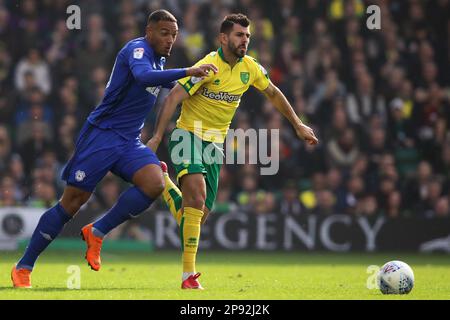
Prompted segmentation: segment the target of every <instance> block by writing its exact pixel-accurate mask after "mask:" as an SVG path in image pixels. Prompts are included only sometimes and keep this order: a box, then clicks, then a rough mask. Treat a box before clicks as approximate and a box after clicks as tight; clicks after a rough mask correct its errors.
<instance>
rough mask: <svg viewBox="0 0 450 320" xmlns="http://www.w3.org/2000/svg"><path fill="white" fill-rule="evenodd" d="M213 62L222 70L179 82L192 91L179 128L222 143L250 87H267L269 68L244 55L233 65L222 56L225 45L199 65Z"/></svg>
mask: <svg viewBox="0 0 450 320" xmlns="http://www.w3.org/2000/svg"><path fill="white" fill-rule="evenodd" d="M206 63H212V64H214V65H215V66H216V67H217V68H218V69H219V71H218V72H217V74H214V73H213V72H210V75H209V76H208V77H205V78H196V77H186V78H183V79H180V80H179V81H178V83H179V84H180V85H181V86H183V88H184V89H185V90H186V91H187V93H189V95H190V97H189V98H188V99H186V100H184V101H183V104H182V107H181V115H180V117H179V119H178V121H177V127H178V128H181V129H185V130H187V131H190V132H192V133H194V134H195V135H197V136H199V137H200V138H201V139H202V140H204V141H210V142H217V143H223V142H224V140H225V137H226V135H227V132H228V128H229V127H230V124H231V120H232V119H233V116H234V114H235V112H236V109H237V107H238V106H239V103H240V101H241V97H242V95H243V94H244V92H245V91H247V90H248V88H249V87H250V86H254V87H255V88H257V89H258V90H261V91H263V90H265V89H266V88H267V87H268V86H269V78H268V75H267V71H266V70H265V69H264V68H263V67H262V66H261V65H260V64H259V63H258V62H256V60H255V59H253V58H252V57H250V56H244V57H243V58H241V59H239V61H238V62H237V63H236V64H235V65H234V67H233V68H231V66H230V65H229V64H228V63H227V62H226V61H225V59H224V58H223V52H222V48H219V50H217V51H213V52H211V53H209V54H208V55H206V56H205V57H204V58H203V59H201V60H200V61H198V62H197V63H196V66H199V65H202V64H206Z"/></svg>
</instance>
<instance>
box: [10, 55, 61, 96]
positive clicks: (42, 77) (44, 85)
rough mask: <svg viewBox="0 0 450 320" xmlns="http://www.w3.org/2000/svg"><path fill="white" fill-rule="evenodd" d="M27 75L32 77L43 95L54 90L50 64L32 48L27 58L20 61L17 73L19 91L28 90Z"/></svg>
mask: <svg viewBox="0 0 450 320" xmlns="http://www.w3.org/2000/svg"><path fill="white" fill-rule="evenodd" d="M27 75H32V76H33V78H34V80H35V84H36V86H37V87H38V88H39V89H41V90H42V92H43V93H45V94H49V93H50V90H51V89H52V83H51V77H50V69H49V66H48V63H47V62H46V61H45V60H44V59H43V57H42V55H41V53H40V52H39V50H38V49H36V48H30V49H29V50H28V53H27V55H26V57H25V58H23V59H22V60H20V61H19V63H18V64H17V67H16V71H15V75H14V78H15V86H16V89H17V90H19V91H23V90H24V89H25V88H26V82H27V81H26V79H25V77H26V76H27Z"/></svg>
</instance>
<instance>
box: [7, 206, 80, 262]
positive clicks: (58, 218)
mask: <svg viewBox="0 0 450 320" xmlns="http://www.w3.org/2000/svg"><path fill="white" fill-rule="evenodd" d="M70 219H72V217H71V216H70V215H69V214H68V213H67V212H66V210H64V208H63V207H62V206H61V204H60V203H59V202H58V203H57V204H56V205H55V206H54V207H53V208H50V209H48V210H47V211H46V212H44V214H43V215H42V216H41V218H40V219H39V222H38V224H37V226H36V229H35V230H34V232H33V235H32V236H31V239H30V243H29V244H28V247H27V249H26V250H25V254H24V255H23V257H22V259H20V260H19V262H18V263H17V266H16V268H17V269H22V268H25V269H28V270H33V267H34V263H35V262H36V260H37V258H38V257H39V255H40V254H41V253H42V251H44V250H45V248H47V246H48V245H49V244H50V243H51V242H52V241H53V240H55V238H56V237H57V236H58V234H59V233H60V232H61V230H62V229H63V227H64V225H65V224H66V223H67V222H68V221H69V220H70Z"/></svg>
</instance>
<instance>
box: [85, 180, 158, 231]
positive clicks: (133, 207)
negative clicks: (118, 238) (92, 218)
mask: <svg viewBox="0 0 450 320" xmlns="http://www.w3.org/2000/svg"><path fill="white" fill-rule="evenodd" d="M152 203H153V199H151V198H149V197H148V196H147V195H146V194H144V193H143V192H142V191H141V190H139V189H138V188H137V187H131V188H129V189H128V190H126V191H125V192H123V193H122V194H121V195H120V197H119V200H117V202H116V204H115V205H114V206H113V207H112V208H111V209H109V211H108V212H106V214H105V215H104V216H103V217H102V218H100V219H99V220H97V221H96V222H95V223H94V225H93V227H94V229H93V232H94V234H95V235H96V236H98V237H103V236H104V235H106V234H107V233H108V232H110V231H111V230H112V229H114V228H115V227H117V226H118V225H120V224H122V223H123V222H125V221H127V220H129V219H131V218H135V217H137V216H138V215H139V214H140V213H141V212H142V211H144V210H145V209H147V208H148V207H150V205H151V204H152Z"/></svg>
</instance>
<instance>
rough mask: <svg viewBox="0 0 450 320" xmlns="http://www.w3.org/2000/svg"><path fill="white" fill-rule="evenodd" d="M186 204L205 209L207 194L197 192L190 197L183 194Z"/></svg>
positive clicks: (186, 205)
mask: <svg viewBox="0 0 450 320" xmlns="http://www.w3.org/2000/svg"><path fill="white" fill-rule="evenodd" d="M183 201H184V206H185V207H191V208H195V209H198V210H203V207H204V206H205V201H206V195H204V194H201V193H196V194H193V195H191V196H188V197H186V198H185V197H184V196H183Z"/></svg>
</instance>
